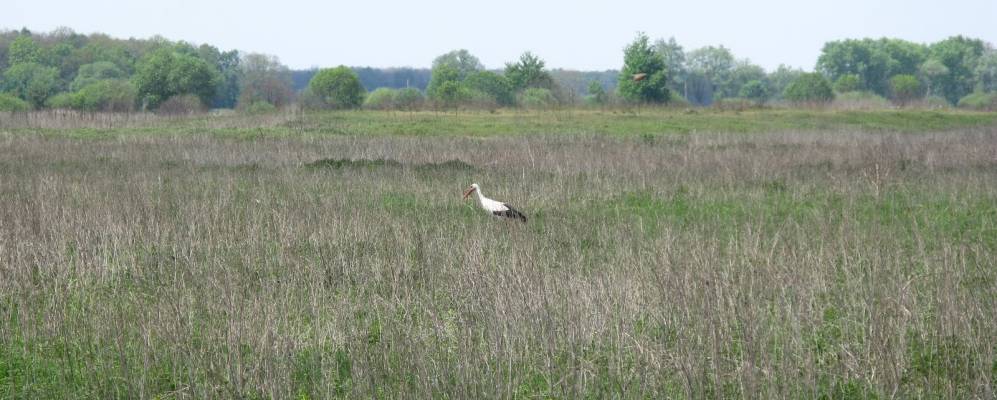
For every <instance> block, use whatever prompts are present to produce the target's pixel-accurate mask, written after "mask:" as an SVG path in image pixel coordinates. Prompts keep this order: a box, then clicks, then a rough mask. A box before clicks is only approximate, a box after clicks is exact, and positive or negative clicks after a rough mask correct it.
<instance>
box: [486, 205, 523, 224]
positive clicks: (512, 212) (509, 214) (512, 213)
mask: <svg viewBox="0 0 997 400" xmlns="http://www.w3.org/2000/svg"><path fill="white" fill-rule="evenodd" d="M503 205H504V206H505V208H506V210H505V211H495V212H493V213H492V214H495V215H497V216H499V217H505V218H512V219H518V220H520V221H523V222H526V216H525V215H523V213H521V212H519V210H516V209H515V208H512V206H510V205H508V204H503Z"/></svg>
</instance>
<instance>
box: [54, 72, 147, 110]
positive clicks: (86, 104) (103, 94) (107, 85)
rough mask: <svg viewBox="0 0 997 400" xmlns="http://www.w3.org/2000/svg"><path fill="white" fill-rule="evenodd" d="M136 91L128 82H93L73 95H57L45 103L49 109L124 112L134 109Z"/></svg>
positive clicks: (110, 80) (114, 80)
mask: <svg viewBox="0 0 997 400" xmlns="http://www.w3.org/2000/svg"><path fill="white" fill-rule="evenodd" d="M135 97H136V90H135V87H134V86H132V84H131V83H129V82H128V81H123V80H117V79H106V80H102V81H95V82H92V83H90V84H88V85H86V86H84V87H83V88H82V89H80V90H79V91H77V92H75V93H59V94H57V95H55V96H52V97H50V98H49V99H48V101H46V102H45V104H46V105H47V106H48V107H51V108H71V109H74V110H80V111H112V112H126V111H131V110H133V109H134V108H135Z"/></svg>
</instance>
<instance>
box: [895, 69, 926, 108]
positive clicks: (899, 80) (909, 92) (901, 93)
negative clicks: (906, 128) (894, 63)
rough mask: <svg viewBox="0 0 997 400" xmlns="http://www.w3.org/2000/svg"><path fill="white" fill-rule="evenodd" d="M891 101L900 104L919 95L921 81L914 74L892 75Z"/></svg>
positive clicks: (908, 101)
mask: <svg viewBox="0 0 997 400" xmlns="http://www.w3.org/2000/svg"><path fill="white" fill-rule="evenodd" d="M890 90H891V92H892V93H893V101H895V102H897V104H900V105H901V106H903V105H907V104H908V103H910V102H911V101H913V100H915V99H917V98H919V97H920V96H921V82H920V81H918V80H917V77H915V76H914V75H894V76H893V77H892V78H890Z"/></svg>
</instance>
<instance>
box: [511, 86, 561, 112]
mask: <svg viewBox="0 0 997 400" xmlns="http://www.w3.org/2000/svg"><path fill="white" fill-rule="evenodd" d="M519 105H521V106H523V107H526V108H529V109H544V108H550V107H553V106H555V105H557V98H555V97H554V93H552V92H551V91H550V90H548V89H542V88H529V89H526V90H524V91H523V92H522V93H520V94H519Z"/></svg>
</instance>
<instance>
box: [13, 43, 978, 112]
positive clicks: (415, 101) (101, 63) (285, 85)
mask: <svg viewBox="0 0 997 400" xmlns="http://www.w3.org/2000/svg"><path fill="white" fill-rule="evenodd" d="M620 56H622V57H621V58H620V65H621V68H620V69H619V70H608V71H572V70H564V69H548V68H546V66H545V62H544V61H543V59H542V58H541V57H540V56H539V55H535V54H532V53H530V52H525V53H523V55H522V56H521V57H520V58H519V59H518V60H511V61H510V62H508V63H506V64H505V66H504V68H498V69H495V68H486V67H485V66H484V65H482V64H481V62H480V61H479V60H478V59H477V58H476V57H475V56H474V55H472V54H470V53H469V52H467V50H461V49H458V50H454V51H452V52H449V53H446V54H443V55H440V56H439V57H437V58H436V59H435V60H434V62H433V65H432V67H431V68H407V67H403V68H371V67H362V66H360V67H348V68H345V69H342V68H332V69H324V70H319V69H310V70H291V69H289V68H288V67H287V66H285V65H284V64H282V63H281V62H280V60H279V59H278V58H277V57H276V56H273V55H267V54H259V53H252V52H242V51H237V50H222V49H218V48H216V47H214V46H211V45H209V44H201V45H195V44H191V43H187V42H183V41H171V40H168V39H165V38H163V37H159V36H156V37H152V38H148V39H135V38H129V39H118V38H112V37H110V36H107V35H104V34H100V33H94V34H89V35H84V34H79V33H76V32H74V31H73V30H71V29H68V28H60V29H57V30H54V31H52V32H47V33H38V32H32V31H30V30H28V29H21V30H8V31H2V32H0V111H19V110H30V109H43V108H68V109H77V110H85V111H133V110H181V111H183V110H191V109H206V108H240V109H253V110H257V111H266V110H270V109H277V108H281V107H284V106H287V105H290V104H300V105H303V106H311V107H320V108H351V107H368V108H373V109H387V108H401V107H405V108H424V107H432V108H439V107H445V108H447V107H479V108H495V107H542V108H545V107H551V106H558V105H581V104H589V105H605V104H614V103H619V104H633V103H678V104H685V105H690V106H705V105H710V104H714V103H716V102H718V101H723V102H727V101H744V102H751V103H753V104H758V105H761V104H766V103H779V102H782V103H786V102H808V103H812V102H813V101H832V100H833V99H846V100H856V101H867V102H869V101H871V102H873V103H877V104H886V105H888V106H889V105H894V106H895V105H899V106H904V105H907V104H915V103H918V102H920V103H926V104H927V103H930V104H936V105H942V106H952V105H957V104H959V105H968V106H971V107H978V108H997V94H995V92H997V51H995V49H994V47H993V45H992V44H990V43H987V42H984V41H982V40H980V39H974V38H968V37H964V36H954V37H950V38H948V39H945V40H942V41H939V42H936V43H930V44H921V43H915V42H910V41H906V40H902V39H892V38H881V39H847V40H839V41H832V42H828V43H826V44H825V45H824V46H823V48H822V51H821V55H820V57H819V58H818V59H817V60H816V62H815V69H814V71H813V72H808V71H803V70H801V69H796V68H790V67H786V66H780V67H779V68H777V69H775V70H773V71H766V70H765V69H764V68H762V67H760V66H758V65H756V64H754V63H752V62H751V61H750V60H749V59H747V58H739V57H736V56H735V55H734V54H733V53H732V52H731V51H730V50H729V49H727V48H725V47H723V46H706V47H702V48H697V49H692V50H686V49H685V48H683V47H682V46H681V45H680V44H679V43H677V42H676V41H675V39H668V40H665V39H655V40H651V39H650V38H648V37H647V36H646V35H643V34H639V35H638V36H637V38H636V39H635V40H634V42H633V43H631V44H630V45H629V46H627V48H626V50H625V51H624V53H623V54H621V55H613V57H620ZM331 70H336V71H331ZM344 71H346V73H345V75H344ZM325 72H329V74H328V75H327V76H321V75H322V74H323V73H325ZM319 77H321V78H322V79H316V78H319ZM645 78H646V79H645ZM351 80H355V81H357V83H356V84H352V83H349V82H350V81H351ZM318 81H321V84H318V83H317V82H318ZM344 91H349V92H351V93H347V94H344V93H343V92H344Z"/></svg>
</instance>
